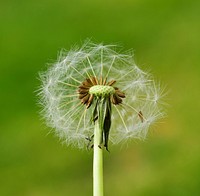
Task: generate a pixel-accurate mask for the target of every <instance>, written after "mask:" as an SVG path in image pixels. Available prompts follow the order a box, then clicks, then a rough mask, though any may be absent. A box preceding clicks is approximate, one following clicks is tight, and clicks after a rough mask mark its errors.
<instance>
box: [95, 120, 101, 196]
mask: <svg viewBox="0 0 200 196" xmlns="http://www.w3.org/2000/svg"><path fill="white" fill-rule="evenodd" d="M101 139H102V130H101V129H100V126H99V123H98V121H96V122H95V128H94V146H93V149H94V152H93V153H94V155H93V196H103V149H102V148H100V147H99V144H100V142H101Z"/></svg>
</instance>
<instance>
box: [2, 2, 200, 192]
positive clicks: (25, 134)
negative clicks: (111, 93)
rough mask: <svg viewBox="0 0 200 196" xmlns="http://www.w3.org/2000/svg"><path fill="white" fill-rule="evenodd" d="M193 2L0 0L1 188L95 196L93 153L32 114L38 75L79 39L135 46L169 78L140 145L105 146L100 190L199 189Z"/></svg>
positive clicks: (143, 62) (198, 72) (140, 57)
mask: <svg viewBox="0 0 200 196" xmlns="http://www.w3.org/2000/svg"><path fill="white" fill-rule="evenodd" d="M199 12H200V1H199V0H193V1H184V0H163V1H159V0H123V1H119V0H109V1H106V0H96V1H92V0H82V1H81V0H74V1H69V0H68V1H67V0H65V1H64V0H57V1H54V0H40V1H39V0H29V1H25V0H18V1H14V0H7V1H6V0H1V1H0V26H1V28H0V195H2V196H10V195H11V196H13V195H15V196H55V195H56V196H64V195H74V196H75V195H82V196H84V195H85V196H88V195H92V152H87V151H79V150H76V149H71V148H67V147H65V146H62V145H61V144H60V143H59V141H58V139H57V138H55V136H54V135H53V134H48V133H49V129H48V128H46V127H45V125H44V124H43V122H42V121H41V120H40V118H39V115H38V111H39V109H38V107H37V105H36V102H37V98H36V96H35V93H34V91H35V90H36V89H37V88H38V85H39V81H38V80H37V77H38V72H39V71H41V70H45V69H46V63H51V62H53V61H54V60H56V58H57V54H58V51H59V50H60V49H62V48H66V49H69V48H70V47H71V46H72V45H74V44H76V43H77V44H79V43H81V41H83V40H85V39H86V38H88V37H89V38H92V39H93V40H94V41H96V42H104V43H105V44H107V43H108V44H110V43H119V44H121V45H122V46H123V47H124V50H128V49H130V48H133V49H134V51H135V61H136V63H137V64H138V65H139V66H140V67H141V68H145V69H146V68H147V69H148V68H150V69H151V70H152V73H153V74H154V76H155V77H156V78H158V79H159V80H161V81H162V83H163V84H167V85H168V89H169V90H170V94H169V95H168V100H167V102H168V103H169V104H170V107H169V108H168V117H167V118H166V119H165V120H164V123H161V124H158V126H157V127H156V129H155V131H152V132H151V133H150V134H149V137H148V139H147V140H146V141H145V142H133V143H131V144H129V145H128V147H127V146H112V147H110V150H111V153H110V154H109V153H105V161H104V170H105V195H115V196H121V195H123V196H132V195H137V196H150V195H152V196H160V195H163V196H179V195H180V196H190V195H192V196H198V195H200V187H199V185H200V134H199V132H200V130H199V128H200V120H199V111H200V87H199V86H200V65H199V64H200V53H199V51H200V38H199V35H200V23H199V21H200V15H199Z"/></svg>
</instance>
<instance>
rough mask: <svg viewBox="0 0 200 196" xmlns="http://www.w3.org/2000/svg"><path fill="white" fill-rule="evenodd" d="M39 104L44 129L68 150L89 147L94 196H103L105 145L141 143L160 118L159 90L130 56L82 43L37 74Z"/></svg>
mask: <svg viewBox="0 0 200 196" xmlns="http://www.w3.org/2000/svg"><path fill="white" fill-rule="evenodd" d="M41 81H42V86H41V91H40V97H41V104H42V105H43V111H42V113H43V116H44V117H45V119H46V121H47V123H48V125H49V126H50V127H52V128H54V130H55V133H56V134H57V135H58V136H59V137H60V138H61V140H62V141H64V142H65V143H66V144H67V145H73V146H76V147H79V148H83V147H84V146H88V144H90V143H93V144H92V145H91V146H93V149H94V168H93V172H94V174H93V175H94V195H103V174H102V170H103V169H102V153H103V149H104V148H105V149H106V150H108V143H109V142H110V143H113V144H117V143H120V142H123V141H128V140H132V139H144V138H145V137H146V135H147V132H148V130H149V127H150V126H151V125H152V124H153V123H154V122H156V121H157V120H158V119H160V118H162V117H163V111H162V107H161V104H160V102H159V100H160V98H161V97H162V96H163V91H162V89H161V88H160V86H159V85H156V84H155V82H154V80H153V78H152V76H151V75H150V74H148V73H146V72H144V71H142V70H141V69H140V68H139V67H138V66H137V65H136V64H135V63H134V61H133V55H132V54H131V53H127V54H119V53H118V52H117V51H116V46H113V45H103V44H99V45H97V44H94V43H91V42H86V43H85V44H84V45H83V46H82V47H81V48H74V49H72V50H70V51H68V52H65V51H62V52H61V54H60V57H59V59H58V61H57V62H56V63H55V64H54V65H53V66H52V67H50V68H49V69H48V70H47V71H46V72H45V73H43V74H41Z"/></svg>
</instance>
